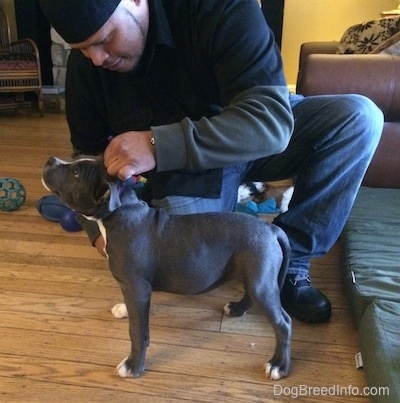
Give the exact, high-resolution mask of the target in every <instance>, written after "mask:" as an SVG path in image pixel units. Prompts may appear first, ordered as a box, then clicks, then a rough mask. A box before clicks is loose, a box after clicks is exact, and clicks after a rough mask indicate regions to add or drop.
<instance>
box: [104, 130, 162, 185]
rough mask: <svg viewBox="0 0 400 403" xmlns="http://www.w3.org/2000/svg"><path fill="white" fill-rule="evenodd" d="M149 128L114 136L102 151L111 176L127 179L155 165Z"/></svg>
mask: <svg viewBox="0 0 400 403" xmlns="http://www.w3.org/2000/svg"><path fill="white" fill-rule="evenodd" d="M152 138H153V134H152V131H151V130H147V131H139V132H138V131H130V132H125V133H122V134H120V135H118V136H116V137H114V138H113V139H112V140H111V142H110V144H109V145H108V147H107V148H106V150H105V152H104V165H105V166H106V168H107V172H108V174H109V175H111V176H117V177H118V178H119V179H121V180H127V179H128V178H130V177H131V176H133V175H140V174H141V173H143V172H148V171H151V170H152V169H154V168H155V167H156V157H155V154H156V153H155V147H154V144H153V143H152Z"/></svg>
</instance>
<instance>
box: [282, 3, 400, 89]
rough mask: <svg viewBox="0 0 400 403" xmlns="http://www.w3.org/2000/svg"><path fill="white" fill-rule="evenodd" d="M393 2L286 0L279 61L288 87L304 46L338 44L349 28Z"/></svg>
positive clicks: (292, 79)
mask: <svg viewBox="0 0 400 403" xmlns="http://www.w3.org/2000/svg"><path fill="white" fill-rule="evenodd" d="M398 4H399V2H398V1H396V0H285V15H284V20H283V32H282V58H283V63H284V68H285V74H286V79H287V82H288V84H295V83H296V77H297V70H298V60H299V49H300V45H301V44H302V43H303V42H309V41H331V40H339V39H340V37H341V36H342V34H343V32H344V31H345V30H346V29H347V28H348V27H349V26H351V25H354V24H357V23H359V22H363V21H368V20H372V19H375V18H380V17H381V12H382V11H387V10H392V9H394V8H397V6H398Z"/></svg>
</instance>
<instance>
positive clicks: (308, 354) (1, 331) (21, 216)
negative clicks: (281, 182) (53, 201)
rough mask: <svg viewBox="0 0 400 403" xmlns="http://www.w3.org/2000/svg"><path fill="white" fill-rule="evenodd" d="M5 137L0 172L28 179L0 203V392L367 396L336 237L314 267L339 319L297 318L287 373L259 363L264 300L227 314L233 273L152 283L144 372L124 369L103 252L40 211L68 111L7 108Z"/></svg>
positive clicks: (263, 350)
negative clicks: (18, 195) (11, 206)
mask: <svg viewBox="0 0 400 403" xmlns="http://www.w3.org/2000/svg"><path fill="white" fill-rule="evenodd" d="M0 141H1V146H0V161H1V162H0V164H1V165H0V177H4V176H11V177H15V178H17V179H19V180H20V181H21V182H22V183H23V184H24V186H25V188H26V190H27V200H26V203H25V204H24V206H23V207H22V208H21V209H19V210H18V211H15V212H11V213H9V212H1V211H0V277H1V278H0V402H107V401H112V402H113V403H114V402H128V401H132V402H142V401H144V402H178V401H179V402H181V401H188V402H227V403H228V402H229V403H232V402H238V403H239V402H269V401H277V402H287V401H292V400H294V397H296V394H298V395H299V397H298V398H297V399H295V400H296V401H307V402H312V401H314V402H321V401H329V402H360V401H362V402H368V399H367V398H366V397H362V396H355V394H357V389H358V391H359V393H362V389H363V388H364V387H365V386H366V381H365V378H364V373H363V370H362V369H361V370H357V369H356V368H355V363H354V355H355V354H356V353H357V352H358V346H357V345H358V340H357V333H356V330H355V326H354V324H353V319H352V317H351V315H350V312H349V309H348V307H347V304H346V299H345V296H344V293H343V287H342V277H341V272H340V268H339V265H340V245H339V244H337V245H336V246H335V247H334V248H333V249H332V251H331V252H330V253H329V254H328V255H327V256H325V257H324V258H320V259H316V260H314V261H313V264H312V271H311V274H312V279H313V282H314V284H315V285H316V286H317V287H319V288H320V289H321V290H322V291H323V292H324V293H326V295H327V296H328V297H329V298H330V300H331V302H332V305H333V315H332V320H331V321H330V322H329V323H326V324H319V325H309V324H304V323H301V322H299V321H296V320H294V321H293V344H292V357H293V360H292V372H291V374H290V376H289V377H288V378H285V379H282V380H280V381H275V382H274V381H271V380H268V379H266V378H265V376H264V374H263V371H262V367H263V365H264V363H265V362H266V361H267V360H268V359H269V358H270V356H271V355H272V351H273V347H274V338H273V334H272V329H271V327H270V326H269V325H268V323H267V322H266V321H265V320H264V318H263V316H261V314H260V313H259V312H258V311H257V309H253V310H251V311H250V313H248V314H247V315H245V316H244V317H243V318H238V319H232V318H227V317H224V316H223V315H222V307H223V306H224V304H225V303H226V302H227V301H229V300H232V299H234V298H238V297H240V295H241V292H242V290H241V287H240V285H237V284H235V283H229V284H225V285H224V286H222V287H220V288H218V289H216V290H213V291H211V292H209V293H208V294H204V295H199V296H192V297H186V296H177V295H169V294H165V293H154V294H153V299H152V306H151V317H150V331H151V345H150V347H149V349H148V352H147V363H146V368H147V369H146V372H145V374H144V376H143V377H141V378H139V379H120V378H118V377H117V376H116V375H115V373H114V368H115V366H116V365H117V364H118V363H119V362H120V361H121V360H122V359H123V358H124V357H125V356H126V355H127V354H128V351H129V340H128V324H127V321H126V320H124V319H122V320H117V319H114V318H113V317H112V315H111V313H110V309H111V307H112V306H113V305H114V304H115V303H117V302H120V300H121V295H120V291H119V288H118V286H117V284H116V282H115V281H114V279H113V278H112V277H111V274H110V273H109V271H108V268H107V263H106V261H105V260H104V259H103V258H102V257H101V256H100V255H98V254H97V252H96V251H95V250H94V249H93V248H92V247H91V246H90V245H89V242H88V240H87V238H86V236H85V234H84V233H83V232H78V233H69V232H66V231H64V230H63V229H62V228H61V227H60V226H59V224H57V223H52V222H49V221H46V220H44V219H43V218H42V217H41V216H40V215H39V214H38V212H37V210H36V202H37V200H38V199H39V198H40V197H42V196H44V195H46V194H47V193H46V190H45V189H44V188H43V186H42V184H41V180H40V178H41V169H42V166H43V164H44V162H45V161H46V159H47V158H48V157H49V156H52V155H55V156H59V157H66V158H68V157H69V155H70V145H69V136H68V129H67V125H66V122H65V117H64V115H62V114H50V113H47V114H46V115H45V117H44V118H40V117H39V116H38V115H37V113H34V112H31V111H29V112H19V113H18V114H14V113H2V114H0ZM138 253H140V251H138ZM323 388H327V389H323ZM318 392H319V393H318Z"/></svg>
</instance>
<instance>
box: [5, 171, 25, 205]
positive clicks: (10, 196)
mask: <svg viewBox="0 0 400 403" xmlns="http://www.w3.org/2000/svg"><path fill="white" fill-rule="evenodd" d="M25 199H26V190H25V188H24V186H23V184H22V183H21V182H20V181H19V180H18V179H15V178H0V210H3V211H14V210H18V209H19V208H20V207H21V206H22V205H23V204H24V203H25Z"/></svg>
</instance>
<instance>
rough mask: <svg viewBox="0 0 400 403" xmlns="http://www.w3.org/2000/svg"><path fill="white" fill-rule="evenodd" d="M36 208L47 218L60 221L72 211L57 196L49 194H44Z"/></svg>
mask: <svg viewBox="0 0 400 403" xmlns="http://www.w3.org/2000/svg"><path fill="white" fill-rule="evenodd" d="M36 208H37V210H38V211H39V214H40V215H41V216H42V217H44V218H45V219H46V220H49V221H55V222H60V220H61V217H63V215H64V214H65V213H66V212H67V211H70V208H68V207H67V206H66V205H65V204H64V203H63V202H62V201H61V200H60V199H59V198H58V197H57V196H54V195H49V196H44V197H42V198H41V199H39V200H38V202H37V203H36Z"/></svg>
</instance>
